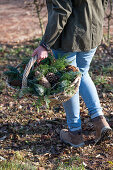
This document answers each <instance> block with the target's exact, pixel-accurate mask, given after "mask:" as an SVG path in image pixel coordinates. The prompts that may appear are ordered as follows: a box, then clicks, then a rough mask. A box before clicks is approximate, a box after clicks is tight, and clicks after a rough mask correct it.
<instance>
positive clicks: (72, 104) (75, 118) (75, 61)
mask: <svg viewBox="0 0 113 170" xmlns="http://www.w3.org/2000/svg"><path fill="white" fill-rule="evenodd" d="M95 52H96V48H94V49H91V50H90V51H88V52H68V53H67V52H63V51H60V50H59V51H57V50H53V54H54V56H55V58H56V59H57V58H58V56H61V57H62V56H64V55H66V56H67V60H68V61H72V63H71V65H73V66H75V67H76V66H77V67H78V68H79V70H80V72H81V73H82V78H81V83H80V87H79V90H78V92H77V93H76V94H75V95H74V96H73V97H72V98H71V99H70V100H68V101H67V102H65V103H63V107H64V110H65V112H66V118H67V124H68V128H69V129H70V130H71V131H76V130H80V129H81V119H80V102H79V94H80V95H81V97H82V98H83V100H84V102H85V104H86V106H87V108H88V112H89V115H90V116H91V119H93V118H95V117H97V116H100V115H103V112H102V108H101V105H100V101H99V97H98V94H97V90H96V87H95V85H94V83H93V81H92V79H91V77H90V76H89V73H88V71H89V67H90V63H91V61H92V58H93V56H94V54H95Z"/></svg>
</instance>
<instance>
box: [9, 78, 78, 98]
mask: <svg viewBox="0 0 113 170" xmlns="http://www.w3.org/2000/svg"><path fill="white" fill-rule="evenodd" d="M80 79H81V76H80V75H77V76H76V78H75V80H74V81H73V82H72V84H71V85H70V87H73V86H74V85H75V83H79V81H80ZM6 86H7V87H8V88H10V89H12V90H16V91H20V90H21V88H16V87H14V86H11V85H10V84H9V82H8V77H7V78H6ZM64 92H65V91H61V92H59V93H56V94H53V95H49V97H50V98H52V97H55V95H56V96H59V95H64ZM29 95H30V96H33V97H38V96H35V95H33V94H29Z"/></svg>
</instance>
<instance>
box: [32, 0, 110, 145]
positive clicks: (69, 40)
mask: <svg viewBox="0 0 113 170" xmlns="http://www.w3.org/2000/svg"><path fill="white" fill-rule="evenodd" d="M107 1H108V0H91V1H89V0H79V1H78V0H46V4H47V9H48V23H47V26H46V30H45V34H44V36H43V37H42V41H41V42H40V45H39V46H38V47H37V48H36V49H35V50H34V52H33V54H32V56H35V55H37V56H38V59H37V62H38V63H39V62H40V61H41V60H43V59H44V58H47V57H48V51H49V50H50V49H52V51H53V54H54V56H55V58H58V56H59V55H60V56H63V55H66V56H67V60H69V61H72V63H71V64H72V65H74V66H77V67H78V68H79V70H80V71H81V73H82V77H81V82H80V87H79V90H78V92H77V93H76V94H75V95H74V96H73V97H72V98H71V99H70V100H68V101H66V102H65V103H63V106H64V110H65V112H66V118H67V125H68V129H62V130H61V132H60V138H61V140H62V141H63V142H65V143H67V144H70V145H71V146H74V147H80V146H83V145H84V141H83V138H82V128H81V119H80V103H79V94H80V95H81V97H82V98H83V100H84V102H85V104H86V106H87V108H88V112H89V115H90V117H91V119H92V122H93V124H94V127H95V130H96V137H95V142H96V143H100V142H101V141H103V140H105V139H106V138H107V137H108V136H109V135H110V134H111V132H112V129H111V128H110V126H109V124H108V122H107V121H106V119H105V117H104V115H103V112H102V107H101V105H100V101H99V97H98V94H97V90H96V87H95V85H94V83H93V81H92V79H91V77H90V76H89V73H88V71H89V67H90V63H91V61H92V58H93V56H94V54H95V52H96V49H97V47H98V45H99V44H100V42H101V39H102V30H103V20H104V10H105V7H106V6H107Z"/></svg>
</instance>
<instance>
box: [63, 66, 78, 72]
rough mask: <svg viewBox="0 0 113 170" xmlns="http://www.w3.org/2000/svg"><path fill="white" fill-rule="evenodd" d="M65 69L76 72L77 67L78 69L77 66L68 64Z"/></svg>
mask: <svg viewBox="0 0 113 170" xmlns="http://www.w3.org/2000/svg"><path fill="white" fill-rule="evenodd" d="M66 71H73V72H78V71H79V69H78V68H77V67H75V66H72V65H68V66H67V67H66Z"/></svg>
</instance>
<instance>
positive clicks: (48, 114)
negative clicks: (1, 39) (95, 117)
mask: <svg viewBox="0 0 113 170" xmlns="http://www.w3.org/2000/svg"><path fill="white" fill-rule="evenodd" d="M37 42H38V40H33V41H30V42H28V41H27V42H26V43H25V42H24V43H23V44H22V43H21V44H20V45H19V44H18V45H16V46H15V45H14V46H12V45H8V46H6V45H1V47H0V165H1V170H4V169H6V168H7V169H8V170H9V169H14V170H15V169H26V170H28V169H29V170H32V169H37V167H38V169H41V170H43V169H63V170H64V169H72V168H73V169H77V170H78V169H80V170H81V169H92V170H93V169H99V170H100V169H102V170H104V169H106V170H111V169H113V137H112V138H111V139H110V140H108V141H107V142H103V143H102V144H100V145H94V138H95V129H94V126H93V124H92V122H91V120H90V117H89V116H88V110H87V108H86V107H85V104H84V102H83V101H82V99H80V102H81V104H80V112H81V119H82V129H83V138H84V141H85V146H84V147H83V148H78V149H75V148H73V147H70V146H67V145H65V144H64V143H62V142H61V141H60V138H59V133H60V130H61V129H62V128H66V127H67V125H66V116H65V113H64V110H63V107H62V106H61V105H58V106H55V107H54V108H51V109H46V108H45V107H41V108H40V111H38V108H37V102H36V101H34V100H32V99H28V98H25V99H18V97H17V95H16V93H15V92H14V90H11V89H9V88H7V86H6V83H5V78H4V76H3V71H5V70H6V69H7V65H12V66H16V65H17V64H18V63H20V62H21V60H22V58H24V57H25V56H28V57H30V56H31V54H32V52H33V49H34V48H35V47H36V46H37V45H38V44H37ZM90 74H91V76H92V79H93V80H94V82H95V84H96V87H97V90H98V93H99V97H100V102H101V105H102V107H103V112H104V114H105V116H106V118H107V121H108V122H109V124H110V126H111V127H112V128H113V110H112V109H113V103H112V97H113V96H112V89H113V88H112V84H113V78H112V76H113V64H112V57H111V49H110V47H109V48H107V47H106V49H105V48H104V47H103V46H100V47H99V48H98V50H97V53H96V55H95V57H94V59H93V62H92V64H91V70H90ZM5 160H6V161H5Z"/></svg>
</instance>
